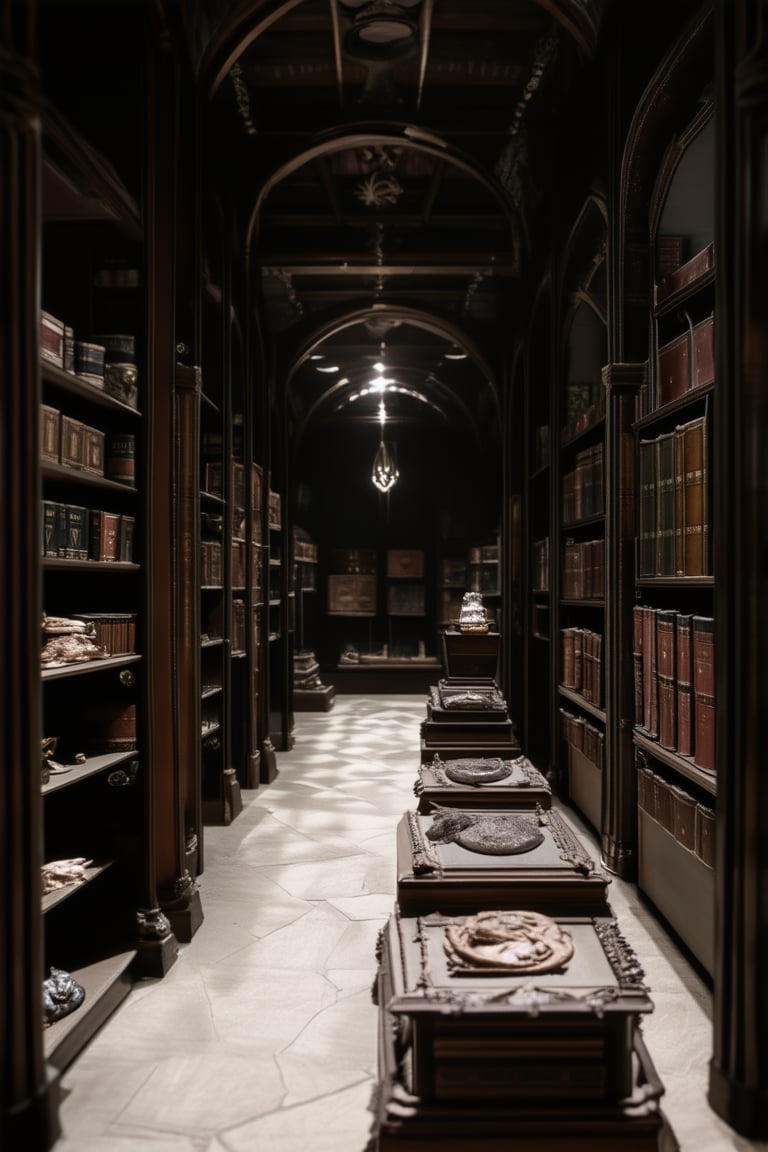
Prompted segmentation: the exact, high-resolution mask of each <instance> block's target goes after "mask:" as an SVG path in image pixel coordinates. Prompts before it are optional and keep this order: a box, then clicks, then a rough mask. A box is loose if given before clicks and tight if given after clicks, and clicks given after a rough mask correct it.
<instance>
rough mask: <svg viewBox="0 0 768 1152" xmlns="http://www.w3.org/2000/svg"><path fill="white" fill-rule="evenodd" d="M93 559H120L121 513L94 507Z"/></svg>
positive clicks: (92, 511)
mask: <svg viewBox="0 0 768 1152" xmlns="http://www.w3.org/2000/svg"><path fill="white" fill-rule="evenodd" d="M90 556H91V560H99V561H114V560H119V559H120V513H119V512H105V511H102V510H101V509H96V508H92V509H91V512H90Z"/></svg>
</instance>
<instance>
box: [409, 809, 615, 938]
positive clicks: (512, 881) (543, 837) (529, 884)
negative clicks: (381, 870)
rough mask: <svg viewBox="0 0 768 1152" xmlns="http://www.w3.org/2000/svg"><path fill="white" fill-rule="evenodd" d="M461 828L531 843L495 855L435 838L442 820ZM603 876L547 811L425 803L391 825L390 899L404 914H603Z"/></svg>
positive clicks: (564, 826)
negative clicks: (393, 874)
mask: <svg viewBox="0 0 768 1152" xmlns="http://www.w3.org/2000/svg"><path fill="white" fill-rule="evenodd" d="M445 817H448V818H449V820H450V823H451V827H452V828H455V826H456V824H457V823H458V822H461V823H462V824H466V825H467V826H468V829H469V831H470V832H471V831H473V830H477V829H479V828H482V827H483V826H487V825H491V824H492V825H494V828H496V827H500V828H502V829H508V830H509V834H510V837H512V836H513V835H514V836H517V838H518V839H524V838H525V837H526V836H528V837H530V839H531V842H534V841H536V840H539V842H538V843H534V846H533V847H532V848H530V849H528V850H519V851H515V852H509V853H506V854H503V853H501V852H500V851H499V853H498V854H491V853H490V852H488V853H484V852H480V851H476V850H471V849H468V848H466V847H464V846H463V844H462V842H461V833H457V834H456V838H454V839H450V840H448V841H447V842H440V841H439V842H435V841H433V840H432V839H430V835H432V836H434V835H440V828H441V826H442V824H443V822H444V818H445ZM608 884H609V880H608V879H607V877H606V876H605V875H604V874H603V873H602V872H601V870H600V869H599V867H598V866H597V865H596V864H595V862H594V860H592V859H591V857H590V855H589V853H588V852H587V851H586V849H585V848H584V846H583V845H582V844H581V843H580V841H579V839H578V837H577V836H576V835H575V834H574V833H573V831H572V830H571V829H570V828H569V827H568V825H567V824H566V823H565V821H564V820H563V818H562V816H560V814H559V813H558V812H556V811H555V810H552V811H548V810H546V809H544V808H514V809H493V810H490V809H487V808H485V809H480V810H476V809H472V808H469V807H462V808H461V809H454V808H450V807H448V806H445V807H444V806H443V805H442V804H439V805H438V804H437V803H433V804H431V805H430V808H429V811H428V812H426V813H425V812H421V813H419V812H406V813H405V815H404V816H403V818H402V819H401V821H400V823H399V824H398V826H397V902H398V906H399V908H400V911H401V913H402V914H403V915H404V916H420V915H427V914H428V913H429V912H431V911H432V910H434V909H435V908H439V909H440V911H441V912H445V913H452V914H453V913H467V912H476V911H478V910H479V909H482V908H507V909H509V908H526V909H530V910H533V911H536V912H543V913H545V914H546V915H549V916H552V915H557V914H558V913H563V912H568V913H573V914H575V915H580V916H606V915H609V914H610V908H609V905H608Z"/></svg>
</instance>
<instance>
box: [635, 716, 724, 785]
mask: <svg viewBox="0 0 768 1152" xmlns="http://www.w3.org/2000/svg"><path fill="white" fill-rule="evenodd" d="M632 740H633V742H634V744H635V747H637V748H639V749H640V750H641V751H642V752H645V753H646V755H648V756H652V757H653V759H654V760H658V761H659V763H661V764H666V765H667V767H668V768H672V769H673V770H674V772H675V773H677V774H678V775H680V776H684V777H685V778H686V780H690V781H691V782H692V783H693V784H697V785H698V786H699V787H700V788H703V789H704V791H705V792H708V793H709V794H710V795H711V796H716V795H717V778H716V776H715V773H714V772H707V771H706V770H705V769H704V768H700V767H699V766H698V764H695V763H694V761H693V759H692V758H691V757H690V756H680V755H678V753H676V752H672V751H670V750H669V749H668V748H662V746H661V744H659V742H658V740H653V739H651V737H649V736H647V735H646V734H645V733H644V732H643V731H642V730H641V729H640V728H635V729H634V731H633V733H632Z"/></svg>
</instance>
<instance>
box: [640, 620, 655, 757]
mask: <svg viewBox="0 0 768 1152" xmlns="http://www.w3.org/2000/svg"><path fill="white" fill-rule="evenodd" d="M657 723H658V700H657V681H656V610H655V609H654V608H647V607H646V608H643V727H644V728H645V730H646V732H647V733H648V735H649V736H650V737H651V738H652V739H654V740H655V739H656V737H657V736H658V728H657Z"/></svg>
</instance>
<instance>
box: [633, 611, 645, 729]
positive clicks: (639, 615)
mask: <svg viewBox="0 0 768 1152" xmlns="http://www.w3.org/2000/svg"><path fill="white" fill-rule="evenodd" d="M644 611H645V609H644V608H643V605H642V604H635V605H634V606H633V608H632V663H633V667H634V673H635V724H638V725H639V726H640V727H642V726H643V612H644Z"/></svg>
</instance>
